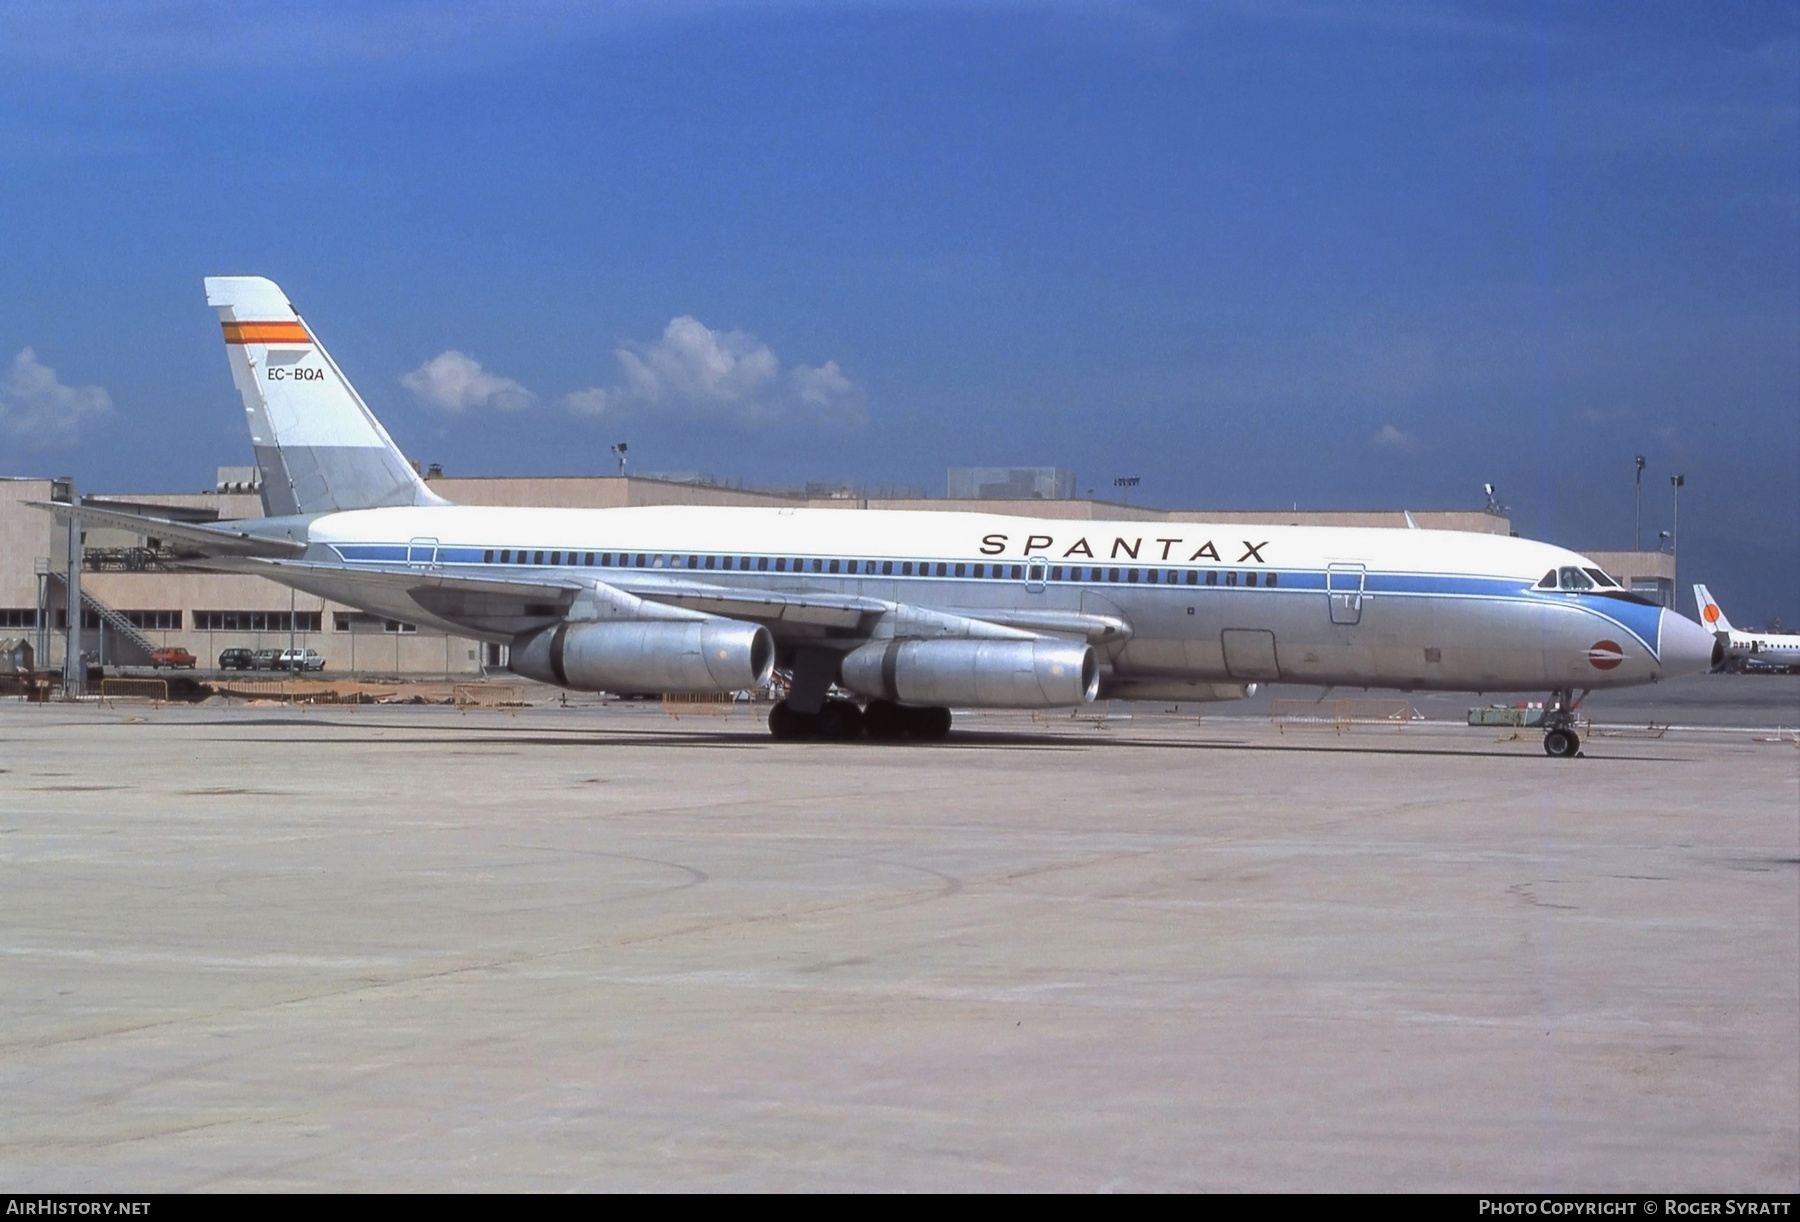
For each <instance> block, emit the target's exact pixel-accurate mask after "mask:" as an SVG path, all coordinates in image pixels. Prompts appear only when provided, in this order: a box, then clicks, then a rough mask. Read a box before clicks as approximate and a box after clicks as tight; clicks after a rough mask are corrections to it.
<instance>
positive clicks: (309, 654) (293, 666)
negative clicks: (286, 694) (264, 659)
mask: <svg viewBox="0 0 1800 1222" xmlns="http://www.w3.org/2000/svg"><path fill="white" fill-rule="evenodd" d="M275 669H276V670H324V669H325V659H324V657H322V656H321V655H320V654H319V652H318V651H317V650H314V649H284V650H282V651H281V655H280V656H279V657H277V658H276V659H275Z"/></svg>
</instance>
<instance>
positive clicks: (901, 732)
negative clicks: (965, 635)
mask: <svg viewBox="0 0 1800 1222" xmlns="http://www.w3.org/2000/svg"><path fill="white" fill-rule="evenodd" d="M769 733H770V734H772V735H774V736H775V738H776V739H777V740H779V741H782V742H794V741H798V740H800V739H806V738H819V739H824V740H826V741H828V742H855V741H856V740H857V739H859V738H861V737H862V736H863V735H864V734H867V735H868V736H869V737H870V738H874V739H880V740H886V741H893V740H895V739H901V738H912V739H916V740H918V741H922V742H936V741H938V740H939V739H942V738H944V737H946V736H947V735H949V733H950V710H949V709H943V708H928V709H921V708H912V707H909V706H907V705H902V704H894V703H893V702H892V701H888V700H871V701H869V704H868V707H867V708H858V707H857V706H856V705H855V704H854V703H853V702H852V701H849V700H827V701H826V702H825V704H824V706H823V707H821V708H820V709H819V711H818V712H817V713H801V712H798V711H796V710H794V709H792V708H789V707H788V702H787V701H785V700H783V701H781V702H779V703H778V704H776V705H775V707H774V708H772V709H770V710H769Z"/></svg>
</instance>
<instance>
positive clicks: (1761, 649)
mask: <svg viewBox="0 0 1800 1222" xmlns="http://www.w3.org/2000/svg"><path fill="white" fill-rule="evenodd" d="M1694 605H1695V606H1696V607H1698V608H1699V610H1700V622H1701V623H1703V624H1705V625H1706V626H1707V627H1708V628H1710V629H1712V633H1713V636H1714V637H1715V638H1717V640H1718V642H1719V646H1720V652H1721V657H1720V658H1719V663H1720V664H1723V665H1726V666H1729V665H1731V664H1732V663H1733V662H1737V663H1740V664H1742V665H1744V666H1747V667H1751V668H1755V669H1760V668H1762V667H1770V668H1773V669H1776V670H1795V669H1800V633H1793V632H1743V631H1741V630H1739V629H1737V628H1733V627H1732V626H1731V621H1730V620H1728V619H1726V618H1725V612H1724V610H1722V609H1721V608H1720V606H1719V604H1718V602H1717V600H1715V599H1714V598H1713V596H1712V593H1711V592H1710V591H1709V590H1708V589H1707V588H1706V587H1705V586H1702V585H1696V586H1695V587H1694Z"/></svg>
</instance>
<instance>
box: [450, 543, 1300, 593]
mask: <svg viewBox="0 0 1800 1222" xmlns="http://www.w3.org/2000/svg"><path fill="white" fill-rule="evenodd" d="M515 557H516V558H515ZM481 559H482V563H483V564H527V565H551V566H553V567H558V568H560V567H563V566H564V565H572V566H575V567H596V566H597V567H600V568H639V569H682V568H686V569H700V570H703V571H704V570H708V569H711V570H714V571H724V572H739V573H750V572H756V573H818V574H821V575H837V576H850V577H855V576H862V577H981V578H989V579H996V578H997V579H1000V580H1011V581H1024V580H1025V579H1026V569H1027V568H1028V567H1029V568H1032V569H1035V570H1036V571H1035V572H1034V573H1032V574H1031V580H1033V581H1043V580H1045V573H1044V568H1045V566H1044V565H1042V564H1034V565H1029V566H1027V565H1023V564H1008V563H998V564H988V563H981V564H970V563H957V562H954V561H944V560H937V561H932V560H918V561H913V560H842V559H838V560H830V559H822V558H818V557H814V558H810V559H809V558H804V557H799V556H796V557H792V558H789V557H787V556H670V555H655V554H650V553H645V552H637V553H630V552H619V553H613V552H561V551H543V550H538V549H534V548H519V549H516V550H515V549H513V548H499V549H494V548H489V549H488V550H486V551H485V552H483V553H482V557H481ZM1279 576H1280V575H1279V574H1277V573H1267V572H1265V573H1261V574H1258V573H1256V572H1246V573H1244V574H1243V584H1244V585H1246V586H1254V585H1256V584H1257V582H1258V580H1259V579H1260V581H1261V582H1262V584H1263V585H1265V586H1274V585H1278V584H1280V582H1279ZM1238 577H1239V575H1238V574H1237V573H1236V572H1231V571H1227V572H1226V573H1225V574H1224V576H1223V577H1222V578H1221V576H1220V574H1219V572H1218V571H1217V570H1212V569H1207V570H1200V569H1131V568H1113V567H1103V566H1090V565H1079V564H1077V565H1068V566H1065V565H1060V564H1057V565H1051V566H1049V574H1048V579H1049V580H1051V581H1075V582H1085V583H1109V582H1110V583H1114V584H1119V583H1125V584H1137V583H1140V582H1141V583H1143V584H1146V585H1157V584H1163V585H1190V586H1195V585H1209V586H1216V585H1227V586H1235V585H1237V584H1238Z"/></svg>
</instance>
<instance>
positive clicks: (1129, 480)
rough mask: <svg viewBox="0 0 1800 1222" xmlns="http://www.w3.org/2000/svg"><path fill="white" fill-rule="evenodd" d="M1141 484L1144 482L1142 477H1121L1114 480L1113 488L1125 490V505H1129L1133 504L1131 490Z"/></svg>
mask: <svg viewBox="0 0 1800 1222" xmlns="http://www.w3.org/2000/svg"><path fill="white" fill-rule="evenodd" d="M1141 482H1143V477H1142V476H1137V475H1121V476H1119V477H1118V478H1116V479H1114V480H1113V487H1115V488H1123V489H1124V490H1125V493H1124V495H1125V503H1126V504H1127V505H1129V504H1131V490H1132V489H1133V488H1135V487H1137V486H1138V484H1140V483H1141Z"/></svg>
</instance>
